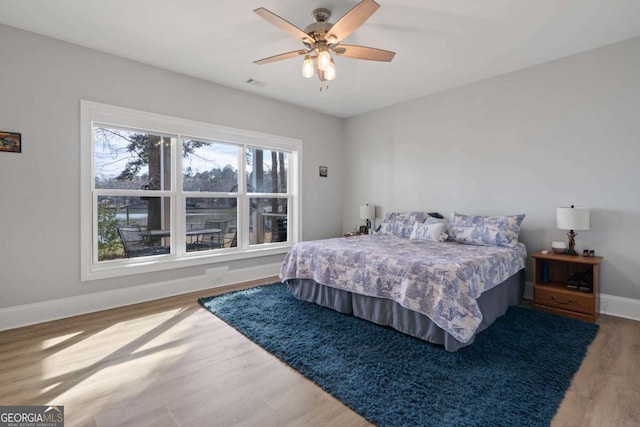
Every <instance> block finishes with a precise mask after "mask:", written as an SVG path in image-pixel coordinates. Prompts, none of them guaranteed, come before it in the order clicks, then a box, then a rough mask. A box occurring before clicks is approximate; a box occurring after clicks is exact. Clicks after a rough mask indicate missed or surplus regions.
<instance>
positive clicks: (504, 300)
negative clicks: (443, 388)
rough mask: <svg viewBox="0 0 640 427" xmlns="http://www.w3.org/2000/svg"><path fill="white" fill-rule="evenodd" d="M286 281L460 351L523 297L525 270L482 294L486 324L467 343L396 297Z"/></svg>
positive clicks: (300, 292)
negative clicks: (405, 305)
mask: <svg viewBox="0 0 640 427" xmlns="http://www.w3.org/2000/svg"><path fill="white" fill-rule="evenodd" d="M286 283H287V286H288V287H289V289H290V290H291V292H292V293H293V294H294V295H295V296H296V297H297V298H299V299H301V300H304V301H309V302H313V303H316V304H318V305H321V306H324V307H328V308H331V309H333V310H336V311H339V312H341V313H345V314H352V315H354V316H356V317H360V318H362V319H365V320H368V321H370V322H373V323H377V324H379V325H384V326H390V327H392V328H394V329H396V330H398V331H400V332H403V333H405V334H408V335H411V336H414V337H417V338H420V339H423V340H425V341H428V342H431V343H434V344H439V345H443V346H444V348H445V349H446V350H447V351H456V350H458V349H460V348H462V347H466V346H467V345H469V344H471V343H473V341H474V340H475V337H476V335H477V334H478V333H480V332H482V331H483V330H485V329H486V328H487V327H489V326H490V325H491V324H492V323H493V322H494V321H495V320H496V319H497V318H498V317H500V316H502V315H503V314H504V313H506V311H507V308H509V307H510V306H512V305H516V304H518V303H519V302H520V301H521V300H522V295H523V293H524V284H525V271H524V269H522V270H520V271H519V272H517V273H516V274H514V275H513V276H511V277H509V278H508V279H507V280H505V281H504V282H502V283H500V284H499V285H497V286H495V287H493V288H491V289H489V290H488V291H486V292H484V293H483V294H482V295H480V297H479V298H478V300H477V301H478V306H479V307H480V311H481V312H482V318H483V319H482V323H480V326H478V329H477V330H476V331H475V333H474V334H473V337H472V338H471V339H470V340H469V341H468V342H466V343H462V342H460V341H458V340H456V339H455V338H453V337H452V336H451V335H449V334H448V333H447V332H445V331H444V330H443V329H441V328H440V327H439V326H437V325H436V324H435V323H433V322H432V321H431V319H429V318H428V317H427V316H425V315H424V314H420V313H417V312H415V311H411V310H409V309H407V308H404V307H402V306H401V305H400V304H398V303H397V302H395V301H393V300H389V299H384V298H377V297H369V296H365V295H358V294H353V293H351V292H348V291H345V290H342V289H335V288H332V287H330V286H325V285H321V284H319V283H316V282H315V281H314V280H312V279H290V280H287V281H286Z"/></svg>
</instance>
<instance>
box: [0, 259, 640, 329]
mask: <svg viewBox="0 0 640 427" xmlns="http://www.w3.org/2000/svg"><path fill="white" fill-rule="evenodd" d="M279 272H280V263H274V264H267V265H261V266H257V267H249V268H244V269H238V270H229V269H228V268H227V267H219V268H211V269H208V270H206V271H205V274H203V275H201V276H194V277H188V278H184V279H176V280H169V281H166V282H160V283H152V284H148V285H142V286H136V287H133V288H121V289H114V290H111V291H103V292H95V293H92V294H85V295H79V296H75V297H68V298H60V299H56V300H50V301H43V302H37V303H33V304H25V305H19V306H15V307H7V308H3V309H0V331H3V330H7V329H14V328H19V327H22V326H28V325H34V324H37V323H43V322H49V321H51V320H58V319H64V318H66V317H73V316H79V315H81V314H87V313H94V312H96V311H102V310H108V309H110V308H116V307H123V306H125V305H131V304H137V303H140V302H146V301H153V300H156V299H160V298H167V297H171V296H175V295H181V294H186V293H189V292H196V291H202V290H205V289H213V288H219V287H223V286H229V285H233V284H236V283H243V282H248V281H251V280H259V279H264V278H267V277H273V276H277V275H278V273H279ZM524 298H526V299H533V284H532V283H531V282H526V283H525V290H524ZM600 313H603V314H608V315H610V316H616V317H623V318H625V319H631V320H638V321H640V300H636V299H631V298H623V297H617V296H614V295H606V294H600Z"/></svg>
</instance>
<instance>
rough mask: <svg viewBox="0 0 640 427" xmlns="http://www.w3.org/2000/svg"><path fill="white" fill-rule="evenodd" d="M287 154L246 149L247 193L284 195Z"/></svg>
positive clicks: (287, 164) (287, 165)
mask: <svg viewBox="0 0 640 427" xmlns="http://www.w3.org/2000/svg"><path fill="white" fill-rule="evenodd" d="M288 173H289V153H283V152H279V151H270V150H261V149H257V148H249V149H247V192H249V193H286V192H287V174H288Z"/></svg>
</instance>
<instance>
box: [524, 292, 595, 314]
mask: <svg viewBox="0 0 640 427" xmlns="http://www.w3.org/2000/svg"><path fill="white" fill-rule="evenodd" d="M535 303H536V304H540V305H546V306H549V307H556V308H561V309H563V310H569V311H577V312H578V313H585V314H589V315H591V314H592V313H593V310H594V306H593V304H594V300H593V295H592V294H587V293H585V294H581V293H579V292H569V291H564V290H562V289H558V288H545V287H544V286H536V289H535Z"/></svg>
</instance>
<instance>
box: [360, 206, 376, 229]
mask: <svg viewBox="0 0 640 427" xmlns="http://www.w3.org/2000/svg"><path fill="white" fill-rule="evenodd" d="M375 217H376V207H375V206H370V205H369V204H368V203H367V204H366V205H364V206H360V219H366V220H367V230H369V229H371V228H372V227H373V222H372V221H370V220H371V219H375ZM367 232H368V231H367Z"/></svg>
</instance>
